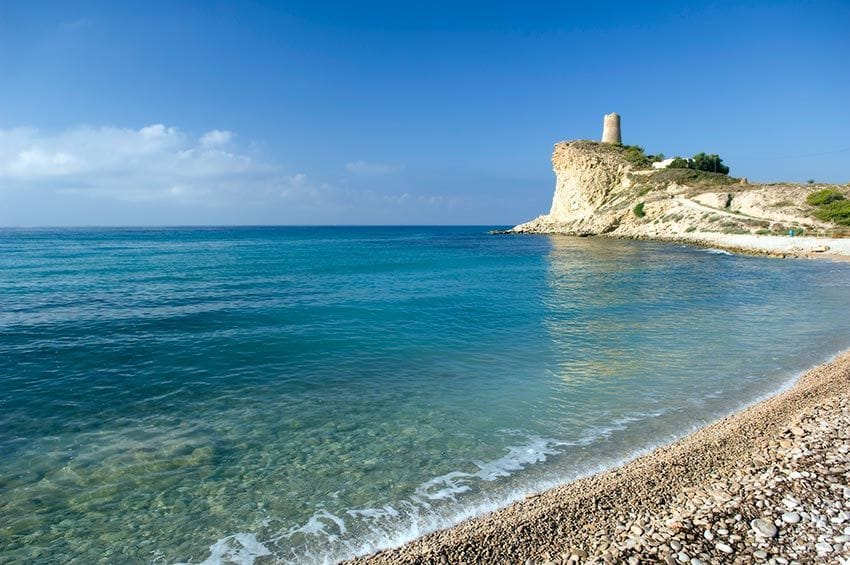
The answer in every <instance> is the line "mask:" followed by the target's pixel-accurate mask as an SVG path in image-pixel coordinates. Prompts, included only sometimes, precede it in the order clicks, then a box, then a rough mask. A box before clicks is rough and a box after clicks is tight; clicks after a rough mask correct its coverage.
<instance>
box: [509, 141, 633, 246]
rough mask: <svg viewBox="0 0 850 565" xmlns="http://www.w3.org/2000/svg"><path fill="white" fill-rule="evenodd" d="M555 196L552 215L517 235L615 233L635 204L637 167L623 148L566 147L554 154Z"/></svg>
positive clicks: (568, 144)
mask: <svg viewBox="0 0 850 565" xmlns="http://www.w3.org/2000/svg"><path fill="white" fill-rule="evenodd" d="M552 169H553V171H554V172H555V195H554V197H553V198H552V207H551V209H550V210H549V213H548V214H545V215H543V216H538V217H537V218H535V219H534V220H532V221H530V222H528V223H525V224H521V225H519V226H516V227H515V228H514V229H513V231H515V232H518V233H539V232H547V233H551V232H556V233H567V234H573V235H593V234H600V233H606V232H609V231H611V230H613V229H615V228H616V227H617V226H618V225H619V224H620V222H621V220H622V217H623V215H624V209H623V207H622V204H623V202H624V200H627V201H629V202H630V201H631V200H632V196H633V194H632V191H630V190H628V189H629V187H631V186H632V185H633V182H632V179H631V178H630V177H631V172H632V167H631V165H630V164H629V163H628V162H627V161H626V160H625V158H624V156H623V150H622V148H620V147H618V146H615V145H608V144H602V143H596V142H593V141H564V142H561V143H558V144H556V145H555V151H554V153H552Z"/></svg>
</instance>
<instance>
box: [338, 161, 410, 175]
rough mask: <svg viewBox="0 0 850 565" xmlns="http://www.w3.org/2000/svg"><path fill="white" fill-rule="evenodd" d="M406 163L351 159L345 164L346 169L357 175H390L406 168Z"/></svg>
mask: <svg viewBox="0 0 850 565" xmlns="http://www.w3.org/2000/svg"><path fill="white" fill-rule="evenodd" d="M405 167H406V165H405V164H404V163H374V162H369V161H351V162H348V163H346V164H345V170H347V171H348V172H349V173H354V174H357V175H388V174H390V173H398V172H401V171H403V170H404V168H405Z"/></svg>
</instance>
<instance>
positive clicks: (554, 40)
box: [0, 0, 850, 226]
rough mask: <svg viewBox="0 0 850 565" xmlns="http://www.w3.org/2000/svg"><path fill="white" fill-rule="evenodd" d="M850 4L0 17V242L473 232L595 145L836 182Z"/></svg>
mask: <svg viewBox="0 0 850 565" xmlns="http://www.w3.org/2000/svg"><path fill="white" fill-rule="evenodd" d="M848 30H850V2H847V1H846V0H844V1H837V2H780V1H775V2H747V1H737V2H710V1H702V2H698V3H693V4H691V3H687V2H623V3H616V2H563V1H559V2H534V1H530V0H529V1H524V2H499V1H496V0H492V1H489V2H460V1H454V2H440V1H437V0H434V1H426V2H421V1H416V0H407V1H405V2H395V1H394V2H369V1H366V0H364V1H361V2H353V1H351V2H332V1H327V2H315V1H308V2H298V1H294V2H257V1H254V2H251V1H240V2H221V1H213V0H209V1H199V2H191V1H182V2H172V1H166V2H158V1H154V0H150V1H146V2H112V1H108V2H87V1H76V2H66V1H62V2H48V1H38V0H21V1H12V0H0V226H67V225H77V226H113V225H225V224H226V225H255V224H274V225H279V224H299V225H304V224H336V225H339V224H349V225H350V224H390V225H399V224H485V225H508V224H515V223H519V222H521V221H525V220H528V219H531V218H533V217H534V216H536V215H538V214H540V213H544V212H546V211H548V208H549V204H550V202H551V198H552V192H553V186H554V175H553V173H552V171H551V162H550V157H551V153H552V146H553V144H554V143H556V142H558V141H560V140H564V139H598V138H599V136H600V135H601V129H602V117H603V115H604V114H605V113H608V112H618V113H619V114H620V115H621V116H622V130H623V142H624V143H627V144H638V145H641V146H643V147H645V148H646V150H647V152H649V153H657V152H662V153H664V154H665V155H667V156H673V155H683V156H690V155H693V154H695V153H697V152H700V151H705V152H708V153H718V154H719V155H720V156H721V157H722V158H723V160H724V162H725V163H727V164H728V165H729V166H730V167H731V169H732V171H731V174H733V175H735V176H746V177H747V178H748V179H749V180H750V181H771V180H790V181H799V182H804V181H805V180H807V179H815V180H817V181H821V182H841V183H845V182H850V137H848V132H850V31H848Z"/></svg>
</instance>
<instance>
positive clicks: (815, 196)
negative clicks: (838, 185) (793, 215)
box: [806, 188, 844, 206]
mask: <svg viewBox="0 0 850 565" xmlns="http://www.w3.org/2000/svg"><path fill="white" fill-rule="evenodd" d="M839 200H844V195H843V194H842V193H840V192H839V191H837V190H835V189H834V188H824V189H823V190H816V191H815V192H813V193H811V194H809V195H808V196H806V204H809V205H810V206H825V205H826V204H832V203H833V202H838V201H839Z"/></svg>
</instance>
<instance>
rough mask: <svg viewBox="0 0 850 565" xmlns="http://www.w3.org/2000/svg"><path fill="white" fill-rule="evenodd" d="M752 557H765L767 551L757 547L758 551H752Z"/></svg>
mask: <svg viewBox="0 0 850 565" xmlns="http://www.w3.org/2000/svg"><path fill="white" fill-rule="evenodd" d="M753 557H755V558H756V559H767V552H766V551H765V550H763V549H759V550H758V551H754V552H753Z"/></svg>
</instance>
